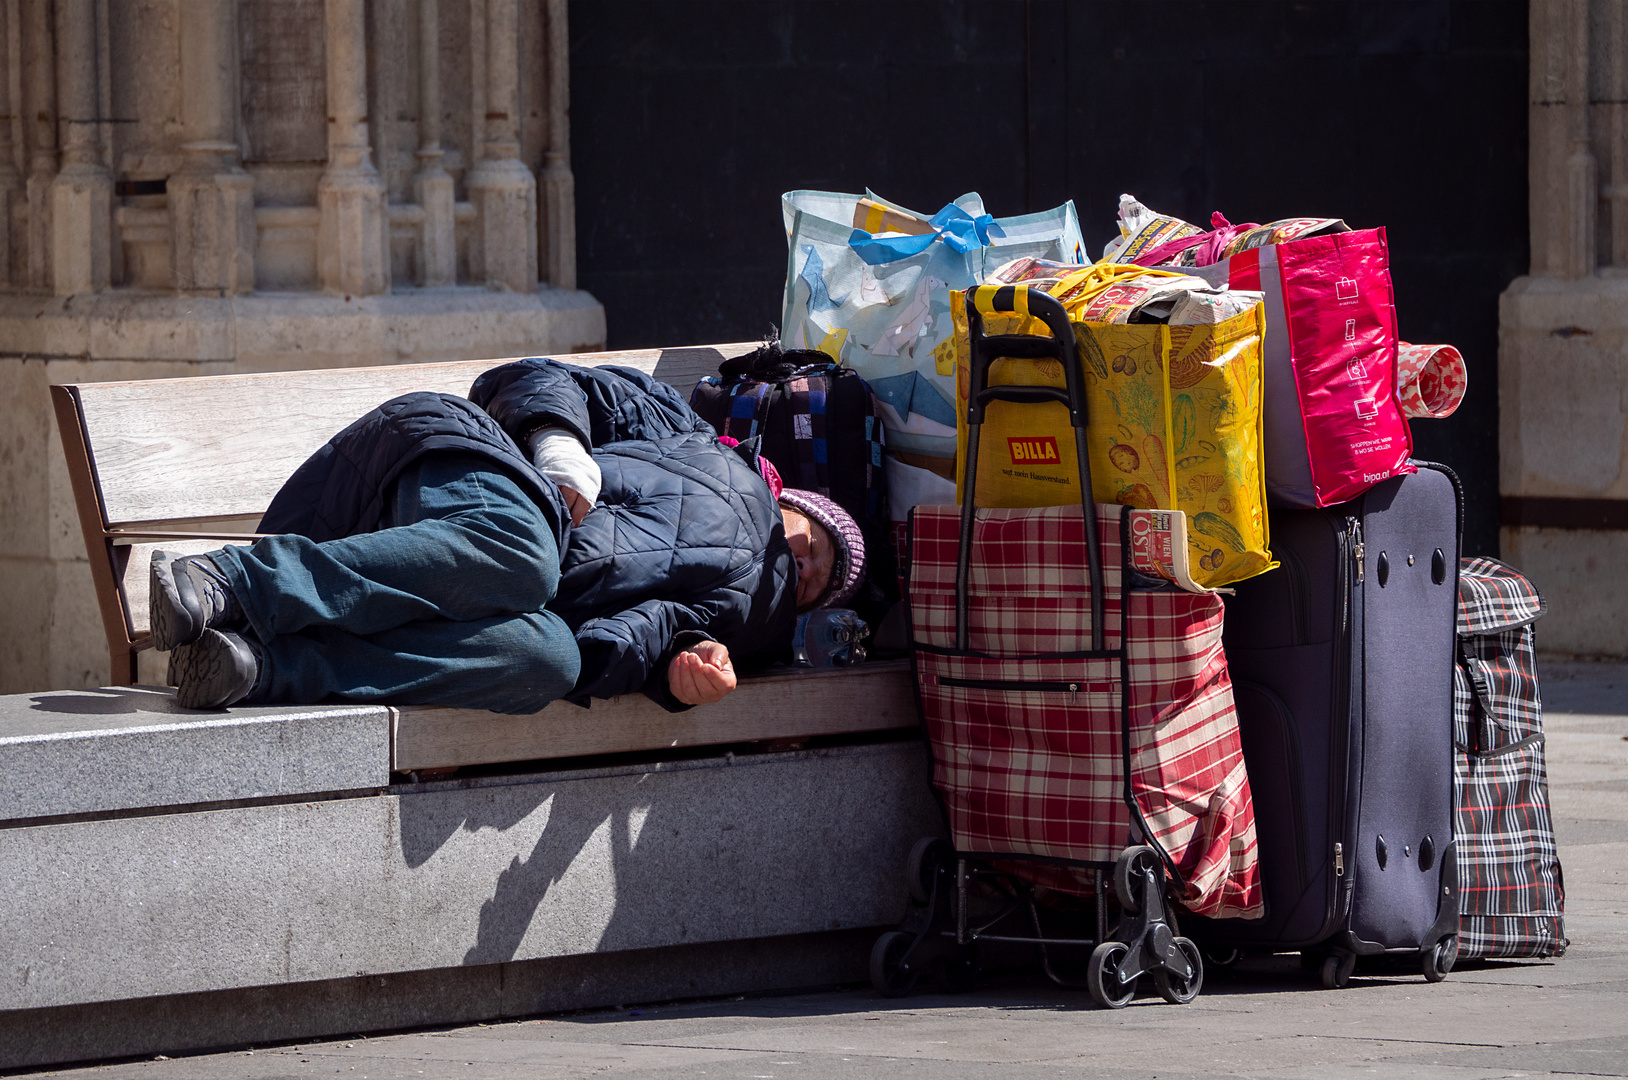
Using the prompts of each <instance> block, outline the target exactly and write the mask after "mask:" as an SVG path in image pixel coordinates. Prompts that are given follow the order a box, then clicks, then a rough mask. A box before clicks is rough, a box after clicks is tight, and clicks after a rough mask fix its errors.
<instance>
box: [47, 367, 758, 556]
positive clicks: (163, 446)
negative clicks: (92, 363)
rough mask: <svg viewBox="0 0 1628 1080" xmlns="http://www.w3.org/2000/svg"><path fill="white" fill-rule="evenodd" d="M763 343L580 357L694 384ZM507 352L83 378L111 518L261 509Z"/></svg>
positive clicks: (458, 388)
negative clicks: (347, 443) (360, 431)
mask: <svg viewBox="0 0 1628 1080" xmlns="http://www.w3.org/2000/svg"><path fill="white" fill-rule="evenodd" d="M753 348H756V343H753V342H743V343H739V344H730V345H721V346H707V347H700V348H686V349H635V350H625V351H620V352H606V353H578V354H575V355H571V356H569V357H562V358H561V359H566V360H568V361H569V362H570V363H573V364H581V365H584V366H600V365H605V364H617V365H621V366H625V367H633V368H638V369H639V370H641V371H646V372H649V373H651V374H653V375H654V376H655V377H656V378H658V379H661V380H662V381H664V382H669V383H672V384H673V385H674V386H675V387H677V388H678V389H679V390H680V391H681V392H683V393H685V394H688V393H689V391H690V389H691V387H693V386H694V385H695V383H696V381H697V380H699V379H701V378H702V377H704V376H706V375H710V374H715V373H716V372H717V370H718V365H719V363H721V362H722V361H723V360H725V359H727V358H729V357H732V356H738V355H740V354H741V353H744V352H749V351H750V350H752V349H753ZM505 362H506V361H505V360H502V359H498V360H461V361H455V362H452V363H443V364H399V365H390V366H384V367H369V368H330V369H323V370H317V371H292V372H268V373H262V374H254V375H217V376H205V377H201V378H190V379H166V380H143V381H139V382H108V383H86V384H81V385H79V386H77V387H74V388H73V392H74V393H75V395H76V397H77V400H78V405H79V409H80V412H81V415H82V416H83V418H84V426H85V430H86V435H87V439H88V442H89V444H90V447H91V451H92V457H93V460H94V467H95V470H96V478H97V481H98V489H99V492H100V495H101V501H102V513H103V515H104V523H105V524H107V525H110V526H120V525H131V524H139V523H144V522H149V523H150V522H159V521H181V520H186V521H207V520H209V519H213V518H232V517H258V516H259V514H260V513H261V512H263V511H264V510H265V508H266V507H267V506H268V505H269V504H270V502H271V499H272V496H273V495H275V494H276V493H277V489H278V488H279V487H281V486H282V484H283V481H284V480H286V479H288V477H289V475H290V474H292V473H293V471H294V470H295V469H296V468H298V467H299V465H300V463H301V462H303V461H304V460H305V459H306V458H307V457H309V456H310V455H311V453H312V452H313V451H315V450H316V449H317V448H318V447H319V446H321V445H322V444H323V443H324V442H326V441H327V440H328V439H329V438H331V437H332V436H333V435H334V433H336V432H338V431H339V430H341V429H342V428H344V427H345V425H347V424H349V423H350V422H351V421H353V420H355V419H356V418H357V417H359V416H361V415H362V414H363V413H365V412H367V411H368V410H369V409H372V408H373V407H375V406H377V405H379V404H381V403H382V402H385V401H388V400H389V399H390V398H393V397H396V396H397V395H400V394H405V393H410V392H413V391H419V390H429V391H435V392H439V393H448V394H459V395H462V394H467V393H468V392H469V387H470V384H471V383H473V382H474V380H475V378H476V376H478V375H479V374H480V373H481V372H483V371H486V370H487V369H489V368H492V367H496V366H497V365H499V364H502V363H505Z"/></svg>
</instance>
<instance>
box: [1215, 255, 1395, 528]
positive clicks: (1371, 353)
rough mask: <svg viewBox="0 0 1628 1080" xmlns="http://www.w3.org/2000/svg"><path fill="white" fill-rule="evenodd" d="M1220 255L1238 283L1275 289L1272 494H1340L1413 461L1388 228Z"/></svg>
mask: <svg viewBox="0 0 1628 1080" xmlns="http://www.w3.org/2000/svg"><path fill="white" fill-rule="evenodd" d="M1218 265H1225V266H1226V267H1227V269H1226V271H1225V272H1226V274H1227V280H1228V283H1229V284H1230V285H1231V287H1232V288H1234V289H1260V290H1262V291H1263V292H1265V293H1266V319H1267V324H1266V339H1265V350H1264V370H1265V387H1264V397H1265V401H1264V416H1263V420H1264V428H1265V431H1264V439H1263V444H1264V445H1263V452H1264V456H1265V465H1266V481H1267V492H1268V496H1269V498H1270V500H1271V502H1272V503H1273V504H1274V505H1278V506H1331V505H1333V504H1334V503H1340V502H1345V501H1347V500H1348V499H1354V498H1356V497H1357V496H1358V495H1360V494H1361V493H1362V492H1364V491H1366V490H1367V489H1368V488H1370V487H1372V486H1373V485H1374V484H1377V483H1378V482H1379V481H1381V480H1386V479H1389V478H1390V477H1392V476H1401V475H1403V474H1405V473H1410V472H1413V471H1414V468H1413V466H1411V465H1409V464H1408V456H1409V455H1410V454H1411V453H1412V451H1413V435H1412V432H1411V431H1409V430H1408V423H1407V419H1406V418H1405V417H1404V416H1403V415H1402V406H1401V403H1400V402H1399V401H1398V399H1397V395H1396V357H1397V331H1396V305H1395V302H1394V300H1393V297H1392V293H1391V272H1390V251H1389V248H1388V246H1387V245H1386V243H1385V230H1384V229H1382V228H1381V229H1364V230H1361V231H1358V232H1343V233H1332V234H1329V235H1327V236H1314V237H1309V238H1306V239H1302V240H1291V241H1289V242H1288V243H1284V244H1273V245H1268V246H1266V247H1260V248H1253V249H1251V250H1248V251H1241V252H1239V253H1238V254H1236V255H1234V256H1232V257H1231V258H1230V259H1227V260H1225V263H1224V264H1218ZM1199 272H1200V273H1202V271H1199Z"/></svg>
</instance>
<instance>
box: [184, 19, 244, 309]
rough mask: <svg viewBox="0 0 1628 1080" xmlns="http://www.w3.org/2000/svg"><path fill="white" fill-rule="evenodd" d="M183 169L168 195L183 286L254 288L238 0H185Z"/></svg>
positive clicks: (220, 291)
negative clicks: (241, 139) (240, 139)
mask: <svg viewBox="0 0 1628 1080" xmlns="http://www.w3.org/2000/svg"><path fill="white" fill-rule="evenodd" d="M179 6H180V24H181V25H180V33H181V122H182V125H183V129H184V134H183V138H185V140H186V141H185V142H183V143H182V144H181V152H182V154H183V155H184V158H183V161H182V164H181V168H180V169H179V170H177V171H176V172H175V173H173V174H172V175H171V176H170V178H169V182H168V184H166V185H165V191H166V193H167V194H168V196H169V210H170V236H171V240H172V243H173V247H172V251H171V257H170V274H171V280H172V281H173V283H174V285H175V287H176V288H177V289H179V290H180V291H182V292H201V293H212V294H216V295H225V296H230V295H234V294H239V293H247V292H252V291H253V290H254V242H255V225H254V178H253V177H251V176H250V175H249V174H248V173H247V172H245V171H244V170H243V167H242V165H241V164H239V160H238V154H239V149H238V144H237V121H238V83H239V75H238V64H237V35H238V30H237V4H235V3H221V2H220V0H180V5H179Z"/></svg>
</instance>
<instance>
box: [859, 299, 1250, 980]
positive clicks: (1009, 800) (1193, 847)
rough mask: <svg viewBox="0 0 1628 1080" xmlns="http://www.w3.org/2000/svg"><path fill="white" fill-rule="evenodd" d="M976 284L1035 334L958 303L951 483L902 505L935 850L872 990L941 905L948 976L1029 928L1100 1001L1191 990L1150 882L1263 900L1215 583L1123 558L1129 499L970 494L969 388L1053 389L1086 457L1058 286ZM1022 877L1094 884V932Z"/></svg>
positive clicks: (1208, 903)
mask: <svg viewBox="0 0 1628 1080" xmlns="http://www.w3.org/2000/svg"><path fill="white" fill-rule="evenodd" d="M978 293H979V300H980V302H981V303H983V304H985V305H993V307H992V308H990V309H991V310H993V309H1004V310H1008V311H1010V310H1013V305H1014V304H1021V303H1022V302H1023V300H1024V299H1026V300H1027V310H1028V313H1029V314H1031V315H1035V316H1038V317H1040V318H1042V319H1044V320H1045V321H1046V323H1047V324H1048V325H1049V326H1050V328H1051V330H1052V333H1053V335H1054V337H1052V338H1044V337H1037V336H1030V335H1012V336H996V337H986V336H984V335H983V333H982V326H981V320H980V319H979V317H978V316H977V315H976V314H974V315H973V317H972V330H973V333H972V342H973V349H972V374H971V386H972V392H971V394H970V396H969V401H970V402H971V405H970V409H969V421H970V425H971V427H970V435H969V439H968V445H967V455H966V462H967V464H966V480H965V484H964V489H963V490H964V501H963V504H962V505H961V506H959V507H957V506H919V507H917V508H916V509H915V511H914V513H913V515H912V519H911V540H910V543H911V547H910V551H911V556H910V563H909V576H908V586H907V587H908V602H909V611H910V624H911V636H912V645H913V654H914V663H915V671H916V683H917V693H918V698H919V701H920V705H921V710H922V714H923V719H924V727H925V731H926V735H927V741H928V745H929V747H930V748H931V751H932V756H933V784H934V788H935V790H936V792H937V793H938V795H939V797H940V799H941V802H942V804H943V806H944V809H945V813H946V817H947V819H948V823H949V831H950V835H951V838H952V841H953V849H952V848H950V847H948V846H946V845H943V842H942V841H932V840H928V841H923V842H922V843H921V844H919V845H917V849H916V851H915V852H913V853H912V856H911V861H910V865H909V867H907V870H906V884H907V887H908V888H909V890H910V892H911V894H912V897H913V898H914V899H915V900H916V901H917V902H918V905H920V918H918V919H917V920H916V923H915V925H914V927H913V929H904V930H899V931H892V932H889V933H888V934H884V935H883V936H882V937H881V938H880V939H879V940H878V941H877V943H876V948H875V950H874V951H873V954H872V977H873V981H875V982H876V984H877V986H878V988H879V989H881V990H883V992H886V993H895V992H902V991H903V990H905V989H908V987H909V985H910V984H911V983H912V982H913V981H914V974H915V971H916V970H918V969H919V968H920V967H921V966H922V962H921V960H920V956H921V955H923V954H925V953H926V952H928V951H930V950H929V949H925V948H920V947H921V946H922V943H923V941H924V940H925V939H927V938H929V937H931V936H935V935H934V929H935V927H936V925H937V923H936V919H935V916H936V915H937V914H939V913H941V911H942V907H943V906H947V907H948V908H949V909H950V915H951V918H952V921H953V922H954V929H953V930H942V931H939V933H938V935H937V936H939V937H941V938H953V940H954V943H955V946H956V950H957V951H956V952H955V953H954V954H953V955H952V956H951V958H950V965H951V968H950V970H951V973H952V975H953V973H954V972H955V971H957V970H960V971H963V972H965V971H966V970H967V969H969V968H970V967H971V965H972V960H971V959H970V954H971V951H972V950H973V949H974V948H975V947H976V945H977V942H978V941H981V940H982V941H1008V942H1011V941H1029V942H1035V943H1036V944H1037V945H1038V946H1039V947H1040V949H1041V959H1042V964H1043V966H1044V967H1045V970H1046V973H1047V974H1048V975H1050V976H1051V977H1052V978H1053V979H1055V980H1056V981H1058V982H1063V981H1064V980H1063V979H1062V978H1060V977H1059V976H1058V975H1057V974H1056V972H1055V971H1054V970H1053V968H1052V966H1051V962H1050V959H1049V957H1048V954H1047V952H1046V947H1047V946H1058V945H1065V944H1073V945H1086V946H1094V950H1093V952H1092V953H1091V957H1090V962H1089V965H1088V967H1087V969H1086V980H1085V982H1086V986H1087V988H1088V989H1089V990H1090V992H1091V994H1092V997H1093V998H1095V999H1096V1000H1097V1001H1098V1002H1099V1003H1100V1004H1103V1005H1106V1006H1109V1007H1114V1008H1117V1007H1120V1006H1122V1005H1124V1004H1126V1003H1128V1002H1129V1001H1130V999H1131V997H1132V996H1133V994H1134V992H1135V985H1136V981H1137V978H1138V976H1140V975H1141V974H1149V975H1151V978H1152V981H1153V983H1154V985H1155V986H1156V988H1157V989H1158V991H1159V992H1160V994H1161V995H1163V996H1164V997H1165V999H1166V1000H1168V1001H1171V1002H1176V1003H1181V1002H1186V1001H1190V1000H1192V998H1193V997H1194V996H1195V995H1196V994H1197V993H1198V991H1199V988H1200V986H1201V985H1202V980H1203V961H1202V958H1201V956H1200V955H1199V951H1198V948H1197V946H1196V945H1194V944H1193V942H1192V941H1191V940H1189V939H1187V938H1185V937H1182V936H1180V933H1179V929H1178V928H1177V927H1176V925H1175V921H1176V919H1175V912H1174V911H1173V910H1172V908H1171V905H1170V903H1169V900H1170V898H1172V897H1173V898H1174V899H1175V900H1176V901H1178V902H1180V903H1181V904H1182V905H1184V906H1186V907H1187V908H1188V909H1189V910H1193V911H1202V912H1206V913H1208V914H1211V915H1216V916H1223V917H1225V916H1231V917H1237V918H1249V917H1258V916H1259V915H1260V914H1261V910H1262V908H1261V891H1260V884H1259V879H1258V875H1257V870H1256V862H1255V839H1254V811H1253V807H1252V804H1251V802H1250V796H1249V781H1248V778H1247V776H1246V775H1245V772H1244V767H1243V755H1242V750H1241V748H1240V745H1239V739H1238V729H1237V719H1236V716H1235V714H1234V711H1233V703H1232V687H1231V683H1230V681H1229V679H1228V675H1227V665H1226V657H1225V655H1224V653H1223V652H1222V650H1221V600H1220V597H1219V596H1217V595H1216V594H1214V593H1208V594H1196V593H1191V592H1182V591H1179V590H1177V589H1175V588H1173V587H1170V586H1167V585H1165V584H1164V583H1163V582H1154V581H1150V580H1148V579H1145V578H1142V577H1140V575H1138V574H1136V573H1135V572H1134V571H1132V570H1130V569H1129V568H1128V567H1127V555H1128V550H1129V547H1130V545H1131V544H1132V543H1133V542H1134V541H1135V537H1134V536H1133V535H1132V530H1133V526H1134V524H1135V521H1134V515H1136V514H1146V513H1148V512H1147V511H1132V510H1129V509H1128V508H1125V507H1120V506H1097V505H1095V504H1093V503H1091V502H1085V503H1084V504H1083V505H1078V506H1055V507H1045V508H1036V509H1004V510H994V509H989V510H977V511H974V509H973V507H974V478H975V473H976V459H977V454H978V438H979V430H980V425H981V423H982V419H983V407H984V405H985V404H986V403H987V402H988V401H990V400H1004V401H1015V402H1020V403H1041V402H1052V401H1055V402H1059V403H1061V404H1063V405H1066V406H1068V408H1069V412H1070V416H1071V421H1072V423H1073V426H1074V428H1075V431H1076V440H1075V442H1076V448H1077V453H1078V457H1079V468H1080V471H1081V475H1089V468H1088V464H1087V462H1086V459H1085V458H1086V451H1085V449H1084V448H1085V446H1086V441H1085V439H1084V438H1083V437H1081V435H1082V429H1083V427H1084V422H1085V417H1084V406H1083V401H1084V398H1083V394H1082V392H1081V391H1082V386H1081V383H1082V382H1083V376H1081V375H1080V374H1079V364H1078V363H1077V362H1076V361H1075V360H1074V343H1073V336H1072V331H1071V329H1070V327H1069V323H1068V319H1067V317H1066V316H1065V314H1064V312H1063V309H1062V307H1061V305H1059V304H1058V303H1057V301H1056V300H1054V299H1052V298H1051V297H1049V296H1045V295H1043V294H1039V293H1029V294H1028V295H1027V296H1026V297H1025V296H1023V295H1022V294H1024V293H1027V290H1026V289H1023V288H1022V287H1017V288H1016V289H1014V288H1013V287H1011V286H1007V287H1004V288H1001V289H999V290H996V289H994V288H993V287H986V288H984V289H980V290H978ZM969 299H970V298H969ZM968 306H969V308H970V307H972V306H973V305H971V304H969V305H968ZM998 356H1026V357H1036V356H1053V357H1059V356H1060V357H1063V358H1066V360H1065V362H1064V368H1065V370H1066V371H1067V372H1068V379H1067V381H1068V386H1067V389H1066V390H1061V389H1057V388H1053V387H1036V386H996V387H989V386H987V372H988V365H989V363H990V361H991V360H993V359H994V358H996V357H998ZM1090 490H1091V489H1090V485H1089V484H1085V485H1082V491H1084V492H1086V493H1089V491H1090ZM1086 498H1089V494H1087V495H1086ZM1110 871H1111V872H1112V877H1113V884H1112V895H1113V897H1114V898H1115V899H1116V900H1117V901H1118V903H1119V906H1120V908H1121V909H1122V912H1123V914H1122V917H1121V918H1120V920H1119V922H1118V925H1117V927H1116V928H1115V930H1114V932H1113V933H1109V932H1108V925H1107V922H1108V920H1107V904H1106V903H1105V902H1103V901H1105V899H1106V895H1107V892H1108V886H1107V885H1106V883H1105V880H1104V879H1105V876H1106V874H1107V873H1108V872H1110ZM980 877H981V878H982V879H983V882H982V883H983V884H985V885H989V884H990V882H991V881H994V882H995V883H996V885H997V886H998V887H999V888H1001V889H1004V890H1006V892H1007V894H1008V895H1009V896H1010V899H1011V903H1010V904H1009V905H1008V906H1007V907H1006V908H1005V909H1003V910H1001V911H999V912H997V913H996V914H995V916H994V917H992V918H989V919H986V920H983V921H982V922H981V923H977V924H975V922H976V920H973V919H972V918H971V917H970V916H969V909H968V900H967V895H968V887H969V884H975V883H977V882H978V879H980ZM1035 886H1041V887H1044V888H1045V889H1049V890H1052V891H1055V892H1060V893H1065V894H1068V893H1072V894H1074V895H1078V896H1096V897H1098V898H1099V902H1098V903H1096V904H1095V909H1096V918H1097V930H1096V936H1095V938H1094V939H1091V938H1074V939H1067V940H1065V939H1060V938H1057V937H1054V936H1048V935H1047V934H1046V933H1044V932H1043V931H1042V928H1041V918H1040V915H1039V914H1038V912H1037V910H1036V907H1035V902H1034V888H1035ZM940 901H947V903H946V904H944V905H941V904H940ZM1006 917H1013V918H1019V919H1022V918H1024V917H1026V918H1027V921H1028V925H1027V929H1028V930H1029V931H1031V932H1030V933H1026V934H1023V935H1014V934H1011V933H1002V932H1000V931H999V929H998V927H997V924H998V923H999V922H1000V921H1001V919H1003V918H1006ZM918 949H919V951H918Z"/></svg>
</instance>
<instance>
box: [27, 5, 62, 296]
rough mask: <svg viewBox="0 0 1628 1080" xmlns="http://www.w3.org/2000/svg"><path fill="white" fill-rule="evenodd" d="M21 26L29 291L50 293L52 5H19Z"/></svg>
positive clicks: (54, 140) (53, 104) (54, 149)
mask: <svg viewBox="0 0 1628 1080" xmlns="http://www.w3.org/2000/svg"><path fill="white" fill-rule="evenodd" d="M18 18H19V21H21V23H22V26H21V27H19V29H20V30H21V31H22V50H21V55H22V57H23V65H24V81H23V117H24V124H23V131H24V132H25V133H26V135H27V138H28V182H27V190H28V275H27V283H28V287H29V288H31V289H37V290H49V289H50V288H51V285H52V278H51V182H52V181H53V180H54V179H56V174H57V75H56V55H57V51H56V32H55V29H54V28H53V26H52V24H51V4H50V2H49V0H33V2H32V3H23V4H19V5H18Z"/></svg>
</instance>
